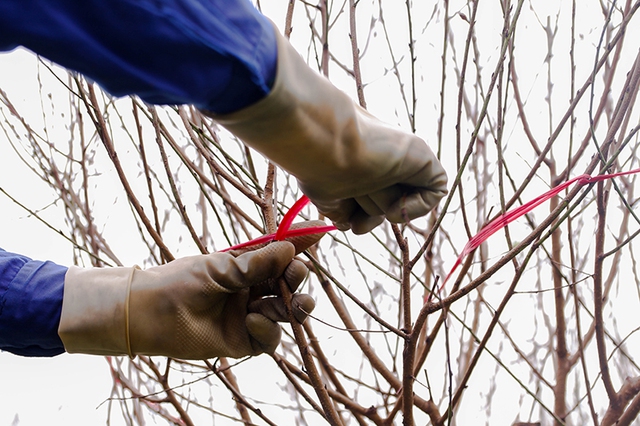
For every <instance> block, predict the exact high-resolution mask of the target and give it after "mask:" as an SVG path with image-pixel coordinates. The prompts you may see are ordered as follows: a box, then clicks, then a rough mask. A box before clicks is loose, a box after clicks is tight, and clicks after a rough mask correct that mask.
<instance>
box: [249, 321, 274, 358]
mask: <svg viewBox="0 0 640 426" xmlns="http://www.w3.org/2000/svg"><path fill="white" fill-rule="evenodd" d="M245 325H246V326H247V331H248V332H249V335H250V336H251V337H252V338H253V342H252V343H253V344H252V346H253V347H254V348H253V349H254V350H256V352H266V353H269V354H272V353H274V352H275V351H276V349H277V348H278V345H279V344H280V339H281V337H282V328H280V325H279V324H278V323H277V322H274V321H272V320H270V319H269V318H267V317H265V316H264V315H261V314H259V313H250V314H248V315H247V316H246V318H245ZM256 346H257V347H256Z"/></svg>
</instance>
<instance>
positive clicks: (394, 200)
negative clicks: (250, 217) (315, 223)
mask: <svg viewBox="0 0 640 426" xmlns="http://www.w3.org/2000/svg"><path fill="white" fill-rule="evenodd" d="M275 31H276V33H277V36H276V38H277V40H278V71H277V75H276V80H275V83H274V87H273V89H272V92H271V93H270V94H269V95H268V96H267V97H266V98H265V99H263V100H261V101H259V102H257V103H256V104H253V105H251V106H249V107H247V108H245V109H242V110H240V111H238V112H234V113H231V114H226V115H215V114H211V113H207V112H206V111H205V113H206V114H208V115H210V116H211V117H213V118H214V119H215V120H216V121H218V122H219V123H220V124H221V125H222V126H224V127H226V128H227V129H228V130H229V131H231V132H232V133H234V134H235V135H236V136H238V137H239V138H240V139H242V140H243V141H244V142H245V143H246V144H247V145H249V146H251V147H253V148H254V149H256V150H258V151H260V152H261V153H263V154H264V155H265V156H266V157H268V158H269V159H270V160H272V161H273V162H275V163H277V164H278V165H280V166H281V167H282V168H283V169H285V170H287V171H288V172H289V173H291V174H292V175H294V176H295V177H296V178H297V179H298V182H299V185H300V188H301V189H302V191H303V192H304V193H305V194H306V195H307V196H308V197H309V199H310V200H311V201H312V202H313V203H314V204H315V205H316V207H317V208H318V210H319V211H320V212H321V213H322V214H324V215H325V216H327V217H328V218H330V219H331V220H332V221H333V222H334V223H335V225H336V226H337V227H338V228H340V229H342V230H346V229H349V228H351V229H352V230H353V232H354V233H356V234H362V233H365V232H368V231H370V230H371V229H373V228H374V227H376V226H377V225H379V224H380V223H381V222H382V221H383V220H384V218H385V217H386V218H387V219H388V220H390V221H391V222H396V223H401V222H405V221H407V220H411V219H414V218H416V217H420V216H423V215H425V214H427V213H428V212H429V211H430V210H431V209H433V208H434V207H435V206H436V205H437V204H438V202H439V200H440V199H441V198H442V197H443V196H444V195H445V194H446V193H447V186H446V185H447V177H446V174H445V171H444V169H443V168H442V166H441V164H440V163H439V161H438V159H437V158H436V156H435V155H434V154H433V152H432V151H431V150H430V149H429V147H428V146H427V145H426V143H425V142H424V141H423V140H422V139H420V138H418V137H417V136H415V135H412V134H409V133H405V132H403V131H401V130H399V129H395V128H392V127H389V126H387V125H385V124H384V123H382V122H380V121H379V120H377V119H376V118H375V117H373V116H372V115H370V114H369V113H368V112H367V111H365V110H364V109H362V108H360V107H359V106H358V105H357V104H355V103H354V102H353V100H352V99H351V98H350V97H348V96H347V95H346V94H345V93H343V92H341V91H340V90H338V89H337V88H336V87H335V86H333V85H332V84H331V83H330V82H329V81H328V80H327V79H325V78H324V77H322V76H321V75H319V74H318V73H316V72H314V71H313V70H311V69H310V68H309V67H308V66H307V64H306V63H305V62H304V61H303V59H302V58H301V57H300V56H299V55H298V53H297V52H296V51H295V50H294V48H293V47H292V46H291V45H290V44H289V42H288V41H287V40H286V39H285V38H284V37H283V36H281V35H280V34H279V33H278V31H277V30H275Z"/></svg>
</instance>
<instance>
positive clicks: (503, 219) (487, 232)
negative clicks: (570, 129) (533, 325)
mask: <svg viewBox="0 0 640 426" xmlns="http://www.w3.org/2000/svg"><path fill="white" fill-rule="evenodd" d="M638 172H640V169H635V170H630V171H627V172H619V173H613V174H609V175H598V176H590V175H580V176H577V177H575V178H573V179H571V180H568V181H567V182H564V183H561V184H560V185H558V186H556V187H555V188H552V189H551V190H549V191H547V192H545V193H544V194H542V195H540V196H538V197H536V198H534V199H533V200H531V201H529V202H528V203H526V204H523V205H521V206H519V207H516V208H514V209H512V210H509V211H508V212H506V213H504V214H501V215H500V216H498V217H496V218H495V219H493V220H492V221H491V222H489V223H488V224H487V225H485V226H484V227H483V228H482V229H481V230H480V232H478V233H477V234H476V235H474V236H473V237H471V239H469V241H468V242H467V244H466V245H465V246H464V248H463V249H462V252H461V253H460V256H458V258H457V259H456V262H455V263H454V265H453V267H452V268H451V271H449V274H447V277H446V278H445V279H444V281H443V282H442V284H441V286H440V288H443V287H444V285H445V284H446V282H447V281H448V280H449V278H451V275H453V273H454V271H455V270H456V269H457V268H458V266H460V264H461V263H462V261H463V260H464V258H465V257H467V255H468V254H469V253H471V252H472V251H474V250H475V249H476V248H478V247H479V246H480V244H482V243H483V242H485V241H486V240H487V239H488V238H489V237H490V236H492V235H493V234H495V233H496V232H498V231H499V230H501V229H502V228H504V227H505V226H507V225H508V224H510V223H511V222H513V221H514V220H516V219H518V218H519V217H520V216H522V215H524V214H526V213H528V212H530V211H531V210H533V209H535V208H536V207H538V206H539V205H540V204H542V203H544V202H545V201H547V200H549V199H550V198H551V197H553V196H554V195H558V194H559V193H560V192H561V191H563V190H564V189H566V188H567V187H569V186H571V185H573V184H574V183H577V184H578V185H580V186H582V185H586V184H588V183H595V182H599V181H602V180H606V179H611V178H615V177H618V176H624V175H630V174H634V173H638Z"/></svg>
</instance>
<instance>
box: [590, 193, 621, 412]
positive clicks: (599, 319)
mask: <svg viewBox="0 0 640 426" xmlns="http://www.w3.org/2000/svg"><path fill="white" fill-rule="evenodd" d="M604 185H605V184H604V182H598V185H597V188H598V192H597V198H596V206H597V209H598V227H597V230H596V246H595V256H596V260H595V264H594V268H593V302H594V307H593V308H594V309H593V314H594V321H595V332H596V347H597V348H598V361H599V364H600V374H601V375H602V383H603V384H604V388H605V390H606V391H607V395H608V396H609V402H610V404H611V405H612V406H615V405H617V395H616V390H615V388H614V387H613V382H612V380H611V374H610V373H609V362H608V355H607V346H606V342H605V332H604V318H603V310H604V306H603V305H604V300H603V295H602V269H603V263H604V260H605V257H604V256H603V253H604V240H605V232H606V227H607V224H606V204H607V193H606V192H605V190H604Z"/></svg>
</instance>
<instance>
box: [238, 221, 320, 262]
mask: <svg viewBox="0 0 640 426" xmlns="http://www.w3.org/2000/svg"><path fill="white" fill-rule="evenodd" d="M326 225H327V224H326V223H324V222H323V221H321V220H307V221H304V222H298V223H293V224H291V226H290V227H289V229H290V230H294V229H302V228H317V227H320V226H326ZM324 234H326V232H321V233H317V234H309V235H301V236H296V237H290V238H286V239H285V241H288V242H290V243H291V244H293V246H294V247H295V253H296V254H300V253H302V252H303V251H305V250H306V249H308V248H309V247H311V246H312V245H314V244H315V243H317V242H318V241H320V239H321V238H322V237H323V236H324ZM268 244H269V243H262V244H257V245H255V246H250V247H244V248H241V249H236V250H230V251H229V252H228V253H229V254H231V255H232V256H240V255H241V254H244V253H247V252H250V251H254V250H258V249H261V248H263V247H266V246H267V245H268Z"/></svg>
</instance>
